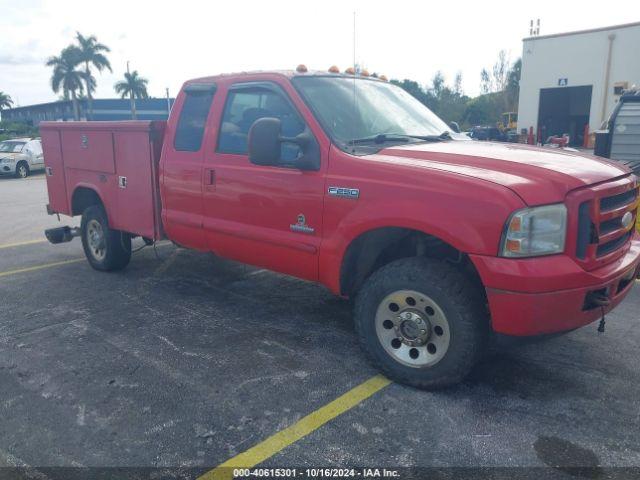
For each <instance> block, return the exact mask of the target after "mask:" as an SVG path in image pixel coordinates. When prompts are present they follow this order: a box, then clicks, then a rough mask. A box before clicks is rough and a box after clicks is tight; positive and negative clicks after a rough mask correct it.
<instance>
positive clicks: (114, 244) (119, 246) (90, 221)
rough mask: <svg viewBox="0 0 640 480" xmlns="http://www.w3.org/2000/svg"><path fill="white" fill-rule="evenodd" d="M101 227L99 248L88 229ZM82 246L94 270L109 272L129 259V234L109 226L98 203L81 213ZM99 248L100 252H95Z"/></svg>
mask: <svg viewBox="0 0 640 480" xmlns="http://www.w3.org/2000/svg"><path fill="white" fill-rule="evenodd" d="M96 229H102V241H101V242H100V248H94V246H95V242H94V243H92V240H91V239H90V238H89V236H90V230H91V231H92V232H94V231H95V230H96ZM81 231H82V247H83V248H84V254H85V255H86V257H87V260H89V264H91V266H92V267H93V268H95V269H96V270H101V271H104V272H110V271H114V270H122V269H123V268H124V267H126V266H127V265H128V264H129V260H131V237H130V236H129V234H127V233H124V232H121V231H119V230H113V229H111V228H109V221H108V219H107V214H106V213H105V211H104V208H102V206H100V205H93V206H91V207H88V208H87V209H86V210H85V211H84V212H83V213H82V222H81ZM98 250H99V252H100V253H97V252H98Z"/></svg>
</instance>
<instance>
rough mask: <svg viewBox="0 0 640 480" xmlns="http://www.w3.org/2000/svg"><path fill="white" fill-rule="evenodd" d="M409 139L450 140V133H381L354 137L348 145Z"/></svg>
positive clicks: (427, 140) (406, 140)
mask: <svg viewBox="0 0 640 480" xmlns="http://www.w3.org/2000/svg"><path fill="white" fill-rule="evenodd" d="M410 139H416V140H423V141H425V142H441V141H443V140H451V134H450V133H449V132H448V131H444V132H442V133H441V134H440V135H409V134H406V133H381V134H378V135H374V136H371V137H363V138H355V139H353V140H349V142H348V144H349V145H362V144H367V143H375V144H381V143H386V142H408V141H409V140H410Z"/></svg>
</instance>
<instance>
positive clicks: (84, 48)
mask: <svg viewBox="0 0 640 480" xmlns="http://www.w3.org/2000/svg"><path fill="white" fill-rule="evenodd" d="M76 40H77V41H78V48H79V50H80V61H81V62H82V63H84V73H85V86H86V89H87V106H88V107H89V108H88V110H89V119H90V120H91V119H92V118H93V97H92V96H91V93H92V92H93V91H94V90H95V79H94V80H93V85H92V84H91V81H90V80H91V79H92V78H93V77H92V76H91V67H92V66H93V67H95V68H96V69H97V70H98V72H102V70H103V69H104V68H106V69H107V70H109V71H110V72H112V71H113V70H112V69H111V64H110V63H109V60H108V59H107V57H106V56H105V55H104V53H103V52H105V53H106V52H110V51H111V50H110V49H109V47H107V46H106V45H103V44H102V43H99V42H98V40H97V39H96V37H95V36H94V35H91V36H90V37H85V36H84V35H82V34H81V33H80V32H76Z"/></svg>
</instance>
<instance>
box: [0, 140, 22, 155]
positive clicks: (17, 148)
mask: <svg viewBox="0 0 640 480" xmlns="http://www.w3.org/2000/svg"><path fill="white" fill-rule="evenodd" d="M24 144H25V142H2V143H0V152H5V153H8V152H10V153H19V152H21V151H22V147H24Z"/></svg>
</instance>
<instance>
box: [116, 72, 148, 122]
mask: <svg viewBox="0 0 640 480" xmlns="http://www.w3.org/2000/svg"><path fill="white" fill-rule="evenodd" d="M147 83H149V81H148V80H147V79H146V78H142V77H140V76H138V71H137V70H134V71H133V72H131V73H129V72H125V74H124V80H120V81H119V82H117V83H116V84H115V86H114V88H115V90H116V93H119V94H120V96H121V98H126V97H127V96H128V97H129V98H130V99H131V118H133V119H134V120H135V119H136V98H149V94H148V93H147Z"/></svg>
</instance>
